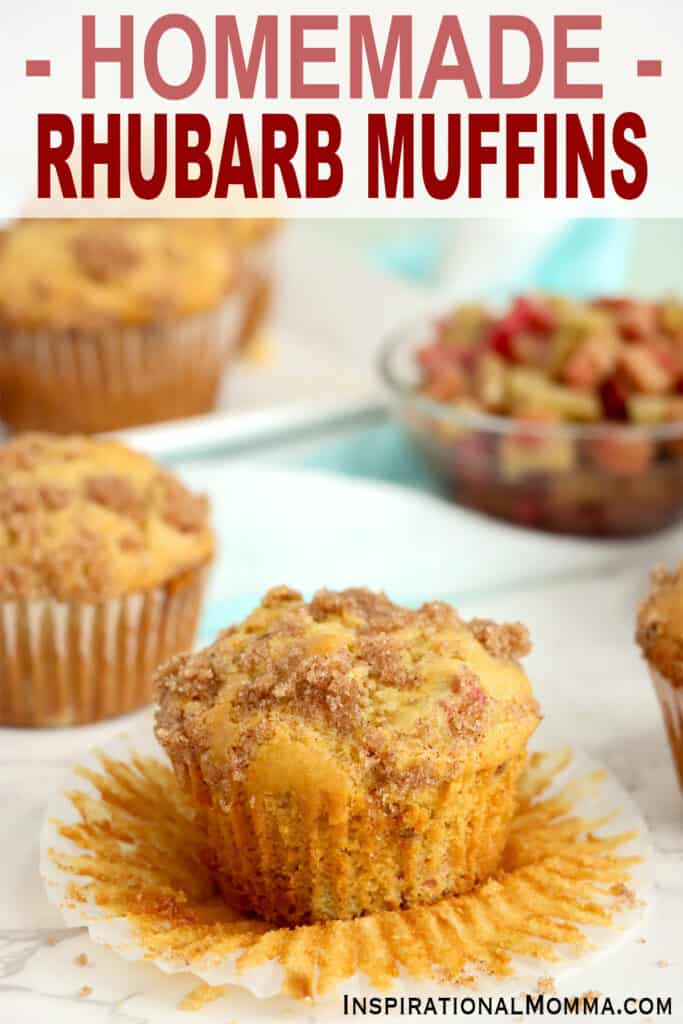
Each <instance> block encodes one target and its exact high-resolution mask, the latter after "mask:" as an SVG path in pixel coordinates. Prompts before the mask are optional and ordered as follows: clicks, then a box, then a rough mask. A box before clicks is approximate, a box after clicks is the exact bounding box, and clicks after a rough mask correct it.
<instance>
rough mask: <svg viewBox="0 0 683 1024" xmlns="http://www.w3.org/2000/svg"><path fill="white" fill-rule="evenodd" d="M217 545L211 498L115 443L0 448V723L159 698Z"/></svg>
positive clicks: (46, 719) (26, 439) (123, 707)
mask: <svg viewBox="0 0 683 1024" xmlns="http://www.w3.org/2000/svg"><path fill="white" fill-rule="evenodd" d="M213 543H214V542H213V536H212V533H211V529H210V527H209V523H208V508H207V502H206V499H205V498H204V497H203V496H202V495H196V494H193V493H191V492H190V491H188V490H187V489H186V488H185V487H184V486H183V485H182V484H181V482H180V481H179V480H177V479H176V478H175V477H173V476H172V475H171V474H169V473H168V472H166V471H165V470H162V469H161V468H159V467H158V466H156V465H155V464H154V463H153V462H152V461H150V460H149V459H148V458H146V457H145V456H144V455H140V454H138V453H136V452H133V451H131V450H130V449H128V448H125V447H124V446H123V445H121V444H118V443H117V442H114V441H101V440H95V439H91V438H85V437H79V436H68V437H55V436H49V435H44V434H25V435H23V436H20V437H17V438H15V439H14V440H12V441H10V442H9V443H8V444H5V445H4V446H2V447H0V724H2V725H31V726H36V725H73V724H78V723H82V722H94V721H97V720H98V719H101V718H106V717H109V716H112V715H117V714H121V713H123V712H126V711H131V710H133V709H135V708H138V707H141V706H143V705H144V704H147V703H149V702H150V700H151V699H152V695H153V678H154V670H155V669H156V667H157V666H158V665H159V664H160V663H161V662H163V661H165V660H166V659H167V658H169V657H170V656H171V655H173V654H175V653H176V652H178V651H182V650H186V649H187V648H188V647H190V646H191V644H192V641H193V638H194V633H195V628H196V623H197V617H198V613H199V609H200V604H201V596H202V592H203V583H204V579H205V576H206V570H207V567H208V565H209V563H210V561H211V558H212V554H213Z"/></svg>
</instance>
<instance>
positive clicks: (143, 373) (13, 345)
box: [0, 292, 244, 433]
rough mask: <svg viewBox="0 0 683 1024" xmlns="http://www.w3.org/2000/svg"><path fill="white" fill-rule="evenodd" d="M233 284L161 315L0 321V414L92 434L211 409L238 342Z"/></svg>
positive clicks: (238, 305) (25, 426)
mask: <svg viewBox="0 0 683 1024" xmlns="http://www.w3.org/2000/svg"><path fill="white" fill-rule="evenodd" d="M243 307H244V297H243V295H242V294H241V292H235V294H233V295H231V296H229V297H228V298H227V299H226V301H225V302H223V303H222V305H220V306H219V307H217V308H216V309H213V310H209V311H207V312H206V313H200V314H195V315H193V316H188V317H186V318H184V319H182V320H177V321H173V322H169V323H154V324H150V325H147V326H134V325H133V326H126V325H121V326H115V325H108V326H105V327H102V328H93V330H91V331H86V330H85V329H74V330H68V329H64V330H59V329H55V330H31V329H27V330H23V329H20V328H12V327H8V326H3V327H0V417H1V418H2V419H3V420H5V422H6V423H7V424H9V426H10V427H12V428H14V429H15V430H46V431H51V432H53V433H72V432H74V433H99V432H101V431H108V430H118V429H120V428H123V427H131V426H137V425H139V424H143V423H154V422H157V421H159V420H168V419H177V418H181V417H185V416H193V415H197V414H199V413H205V412H209V411H211V409H213V408H214V406H215V404H216V399H217V395H218V389H219V386H220V383H221V377H222V374H223V371H224V369H225V368H226V366H227V364H228V362H229V360H230V358H231V356H232V354H233V353H234V351H235V349H236V346H237V344H238V341H239V335H240V330H241V325H242V320H243V315H244V314H243Z"/></svg>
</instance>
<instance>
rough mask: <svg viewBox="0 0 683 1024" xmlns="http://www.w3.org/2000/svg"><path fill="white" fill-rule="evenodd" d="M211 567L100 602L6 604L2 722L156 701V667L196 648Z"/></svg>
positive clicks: (82, 714) (34, 722)
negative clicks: (180, 653)
mask: <svg viewBox="0 0 683 1024" xmlns="http://www.w3.org/2000/svg"><path fill="white" fill-rule="evenodd" d="M206 575H207V567H206V565H202V566H197V567H195V568H193V569H190V570H186V571H184V572H182V573H180V574H178V575H176V576H174V577H173V578H172V579H170V580H168V581H167V582H166V583H164V584H163V585H161V586H158V587H151V588H149V589H148V590H146V591H140V592H138V593H134V594H126V595H124V596H123V597H120V598H116V599H112V600H109V601H105V602H102V603H99V604H87V603H85V602H74V603H62V602H59V601H55V600H51V599H48V598H46V599H40V600H39V599H32V600H28V599H27V600H24V601H4V602H0V725H12V726H56V725H81V724H84V723H86V722H96V721H99V720H100V719H103V718H110V717H113V716H114V715H122V714H125V713H126V712H128V711H133V710H135V709H137V708H141V707H144V706H145V705H146V704H150V703H151V702H152V701H153V700H154V696H155V690H154V671H155V669H156V668H157V666H158V665H160V664H161V663H162V662H163V661H166V660H167V659H168V658H170V657H171V655H173V654H177V653H178V652H179V651H184V650H187V649H188V648H190V647H191V646H192V643H193V640H194V635H195V631H196V628H197V622H198V619H199V614H200V611H201V603H202V597H203V592H204V584H205V579H206Z"/></svg>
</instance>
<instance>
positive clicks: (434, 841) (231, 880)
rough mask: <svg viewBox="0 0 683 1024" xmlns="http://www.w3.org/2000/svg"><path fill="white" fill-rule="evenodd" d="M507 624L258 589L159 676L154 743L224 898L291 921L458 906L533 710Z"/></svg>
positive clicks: (522, 638) (488, 869)
mask: <svg viewBox="0 0 683 1024" xmlns="http://www.w3.org/2000/svg"><path fill="white" fill-rule="evenodd" d="M528 649H529V639H528V634H527V631H526V629H525V628H524V627H523V626H521V625H520V624H519V623H516V624H512V625H498V624H496V623H494V622H491V621H490V620H482V619H474V620H472V621H471V622H465V621H464V620H463V619H461V618H460V617H459V616H458V614H457V612H456V611H454V610H453V609H452V608H451V607H450V606H448V605H446V604H443V603H440V602H433V603H430V604H425V605H423V606H422V607H421V608H419V609H418V610H417V611H413V610H410V609H407V608H402V607H399V606H397V605H395V604H393V603H392V602H391V601H390V600H389V599H388V598H387V597H385V596H384V595H383V594H374V593H370V592H369V591H367V590H361V589H352V590H346V591H342V592H340V593H336V592H332V591H327V590H322V591H320V592H319V593H317V594H316V595H315V597H314V598H313V600H312V601H311V602H310V603H306V602H305V601H304V600H303V598H302V597H301V595H300V594H298V593H296V592H295V591H293V590H289V589H288V588H286V587H278V588H276V589H274V590H271V591H270V592H269V593H268V594H267V595H266V596H265V598H264V599H263V601H262V603H261V605H260V606H259V607H258V608H256V610H255V611H254V612H252V614H251V615H250V616H249V617H248V618H247V619H246V620H245V621H244V622H243V623H242V624H241V625H239V626H233V627H231V628H229V629H227V630H225V631H224V632H223V633H222V634H221V635H220V636H219V637H218V639H217V640H216V642H215V643H214V644H213V645H212V646H211V647H208V648H206V649H205V650H203V651H201V652H200V653H197V654H186V655H181V656H180V657H177V658H175V659H173V660H171V662H170V663H169V664H168V665H166V666H165V667H164V668H162V669H161V670H160V672H159V683H160V707H159V710H158V713H157V721H156V733H157V737H158V738H159V741H160V742H161V743H162V745H163V746H164V747H165V749H166V751H167V752H168V755H169V757H170V759H171V761H172V763H173V766H174V769H175V772H176V775H177V777H178V779H179V781H180V784H181V785H182V787H183V788H184V789H185V790H186V791H187V792H188V793H189V794H190V796H191V799H192V801H193V803H194V804H195V806H196V807H197V808H200V809H201V815H200V817H201V819H202V820H203V821H204V822H205V826H206V834H207V846H208V848H209V852H210V856H211V858H212V864H213V867H214V870H215V874H216V878H217V881H218V883H219V884H220V886H221V888H222V890H223V892H224V893H225V895H226V897H227V898H228V899H229V900H238V901H239V902H240V903H241V904H242V905H244V906H246V907H248V908H250V909H251V910H253V911H255V912H256V913H258V914H259V915H261V916H262V917H263V918H265V919H266V920H268V921H274V922H278V923H285V924H301V923H307V922H314V921H320V920H324V919H335V918H349V917H354V916H356V915H360V914H363V913H368V912H373V911H382V910H391V909H398V908H401V907H411V906H415V905H418V904H422V903H429V902H433V901H435V900H438V899H440V898H442V897H446V896H449V895H452V894H456V893H462V892H466V891H467V890H469V889H471V888H472V887H473V886H475V885H477V883H479V882H481V881H482V880H483V879H485V878H487V877H488V876H490V875H491V873H492V872H494V871H495V870H496V868H497V866H498V864H499V862H500V858H501V855H502V852H503V848H504V845H505V842H506V839H507V836H508V831H509V826H510V821H511V818H512V816H513V813H514V811H515V806H516V783H517V780H518V776H519V774H520V772H521V770H522V768H523V765H524V762H525V751H526V744H527V740H528V738H529V736H530V735H531V733H532V732H533V731H534V729H535V728H536V725H537V723H538V721H539V713H538V706H537V704H536V701H535V700H534V698H533V695H532V692H531V687H530V684H529V681H528V679H527V677H526V675H525V673H524V672H523V670H522V668H521V667H520V665H519V663H518V658H519V657H521V656H522V655H524V654H526V653H527V651H528Z"/></svg>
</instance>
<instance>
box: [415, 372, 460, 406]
mask: <svg viewBox="0 0 683 1024" xmlns="http://www.w3.org/2000/svg"><path fill="white" fill-rule="evenodd" d="M466 391H467V383H466V379H465V374H464V373H463V371H462V370H461V369H459V368H458V367H457V366H449V367H447V368H446V369H445V370H443V371H442V372H441V373H440V374H439V375H438V376H435V377H432V378H431V380H430V381H429V382H428V383H427V384H426V385H425V387H424V389H423V394H424V395H426V396H427V398H432V399H433V400H434V401H435V402H451V401H453V399H454V398H459V397H460V396H461V395H464V394H465V393H466Z"/></svg>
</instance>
